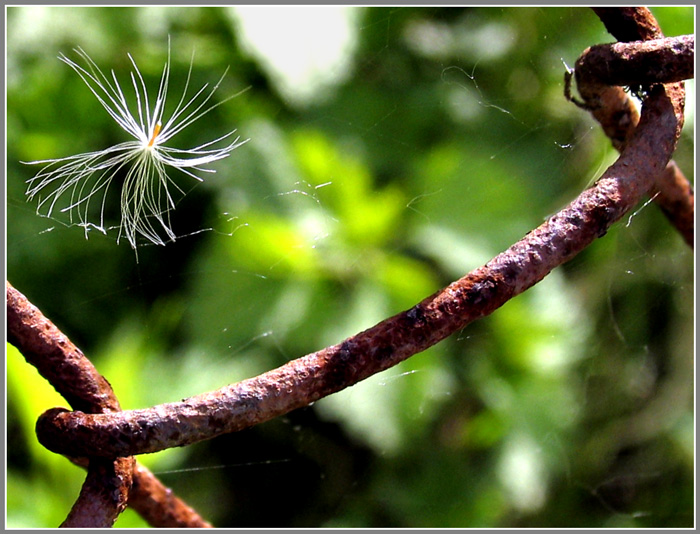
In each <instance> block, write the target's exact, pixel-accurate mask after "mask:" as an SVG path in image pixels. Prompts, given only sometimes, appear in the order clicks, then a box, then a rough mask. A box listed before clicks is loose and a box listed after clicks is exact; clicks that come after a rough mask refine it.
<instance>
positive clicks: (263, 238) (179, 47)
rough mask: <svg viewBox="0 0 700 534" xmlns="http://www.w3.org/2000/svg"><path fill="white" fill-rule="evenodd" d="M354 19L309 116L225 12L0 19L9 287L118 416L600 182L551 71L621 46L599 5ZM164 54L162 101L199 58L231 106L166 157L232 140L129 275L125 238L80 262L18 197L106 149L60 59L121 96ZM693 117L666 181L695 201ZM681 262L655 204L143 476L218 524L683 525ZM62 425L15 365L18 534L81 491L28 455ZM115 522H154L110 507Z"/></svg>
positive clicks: (309, 332)
mask: <svg viewBox="0 0 700 534" xmlns="http://www.w3.org/2000/svg"><path fill="white" fill-rule="evenodd" d="M653 11H654V13H655V14H656V15H657V16H658V18H659V21H660V23H661V25H662V28H663V29H664V31H665V33H666V35H669V36H671V35H681V34H686V33H691V32H693V20H694V16H693V15H694V11H693V8H692V7H678V8H670V7H668V8H655V9H654V10H653ZM351 12H352V13H351V16H352V17H353V20H354V26H353V28H354V36H355V38H356V43H355V47H354V49H353V50H352V51H349V52H348V54H351V57H350V62H349V65H350V67H349V70H348V72H347V73H346V74H345V75H344V76H340V74H341V73H340V72H339V79H338V80H336V81H335V82H334V83H332V84H331V85H330V86H328V87H326V88H325V89H324V90H323V91H321V92H319V93H317V94H315V95H314V96H313V98H311V99H309V100H307V101H303V102H302V101H299V100H296V99H295V98H294V97H293V95H292V96H290V94H288V93H285V92H284V91H282V90H281V89H280V86H279V84H278V83H277V82H276V81H275V78H274V77H273V76H272V75H271V74H270V71H269V69H268V67H266V65H265V63H264V62H263V61H261V60H260V59H256V56H254V55H253V54H251V53H250V52H249V51H247V49H246V48H245V47H243V46H242V45H241V38H240V37H241V32H240V29H239V28H240V26H239V25H238V22H237V21H238V19H237V18H236V14H235V11H234V10H233V9H230V8H225V7H216V8H198V7H196V8H190V7H188V8H184V7H171V8H168V7H153V8H99V7H93V8H82V7H71V8H58V7H52V8H42V7H21V8H19V7H15V8H8V9H7V56H6V60H7V74H8V79H7V162H6V168H7V206H6V207H7V276H8V279H9V280H10V281H11V282H12V283H13V284H14V285H15V287H16V288H17V289H18V290H20V291H22V292H23V293H24V294H25V295H27V297H28V298H29V299H30V300H31V301H32V302H33V303H34V304H36V305H37V306H38V307H39V308H40V309H41V310H42V311H43V312H44V313H45V314H46V315H47V316H48V317H49V318H50V319H52V320H53V321H54V322H55V323H56V324H57V325H58V326H59V328H61V329H62V330H63V332H65V333H66V334H67V335H68V336H69V337H70V338H71V339H72V340H73V341H74V342H75V343H76V344H77V345H78V346H80V347H81V348H82V349H83V351H84V352H85V353H86V355H87V356H88V357H89V358H90V359H91V360H92V361H93V362H94V363H95V364H96V365H97V367H98V369H99V370H100V371H101V372H102V373H103V374H104V375H105V376H106V377H107V378H108V380H109V381H110V382H111V384H112V385H113V386H114V389H115V390H116V392H117V395H118V396H119V398H120V400H121V402H122V407H123V408H124V409H135V408H143V407H148V406H151V405H155V404H160V403H164V402H170V401H176V400H179V399H181V398H184V397H188V396H192V395H195V394H198V393H202V392H204V391H207V390H210V389H214V388H218V387H221V386H224V385H226V384H229V383H232V382H235V381H238V380H241V379H244V378H246V377H250V376H254V375H255V374H258V373H261V372H264V371H266V370H268V369H271V368H274V367H276V366H279V365H281V364H283V363H285V362H286V361H289V360H291V359H294V358H296V357H299V356H302V355H304V354H306V353H309V352H312V351H315V350H318V349H320V348H322V347H324V346H327V345H329V344H333V343H337V342H339V341H341V340H342V339H344V338H345V337H347V336H349V335H352V334H354V333H356V332H359V331H360V330H362V329H364V328H367V327H369V326H371V325H373V324H375V323H376V322H378V321H380V320H381V319H383V318H385V317H388V316H390V315H393V314H395V313H398V312H399V311H402V310H404V309H406V308H408V307H410V306H412V305H413V304H415V303H416V302H418V301H419V300H421V299H422V298H424V297H426V296H427V295H429V294H431V293H432V292H434V291H436V290H437V289H439V288H441V287H443V286H444V285H446V284H447V283H449V282H450V281H452V280H454V279H456V278H458V277H460V276H461V275H463V274H465V273H466V272H468V271H470V270H471V269H473V268H476V267H479V266H480V265H482V264H483V263H484V262H486V261H488V260H489V259H490V258H491V257H493V256H494V255H495V254H497V253H499V252H501V251H502V250H504V249H505V248H507V247H508V246H510V245H511V244H512V243H513V242H515V241H516V240H518V239H519V238H521V237H522V236H523V235H524V234H525V233H526V232H528V231H529V230H530V229H532V228H534V227H536V226H537V225H538V224H540V223H541V222H542V221H543V220H544V219H545V218H546V217H547V216H548V215H549V214H551V213H553V212H555V211H556V210H558V209H559V208H561V207H562V206H563V205H565V203H567V202H568V201H569V200H571V199H572V198H574V197H575V196H576V195H577V194H578V192H580V191H581V189H583V188H585V187H586V186H587V185H588V184H590V183H592V181H593V180H594V179H595V178H596V177H597V176H599V175H600V173H601V172H602V171H603V170H604V169H605V167H606V166H607V165H608V164H609V163H610V162H612V161H613V160H614V158H615V154H614V152H613V150H612V149H611V147H610V146H609V143H608V142H607V140H606V139H605V138H604V137H603V135H602V133H601V132H600V131H599V129H598V128H597V127H596V125H595V124H594V123H593V122H592V121H591V119H590V118H589V117H588V116H587V114H586V113H584V112H582V111H581V110H579V109H577V108H576V107H575V106H573V105H572V104H570V103H568V102H566V101H565V99H564V97H563V85H562V80H563V74H564V65H563V63H562V60H563V61H565V62H566V63H568V64H569V65H573V63H574V62H575V60H576V58H577V57H578V56H579V54H580V53H581V52H582V51H583V50H584V49H585V48H586V47H588V46H591V45H594V44H598V43H605V42H611V41H613V39H612V37H611V36H609V35H608V34H607V33H606V32H605V30H604V28H603V25H602V24H601V23H600V21H599V20H598V19H597V18H596V16H595V15H594V14H593V13H592V12H591V11H589V10H587V9H584V8H503V9H501V8H393V7H392V8H351ZM266 13H267V16H268V17H269V18H270V21H271V22H272V21H273V20H274V19H276V18H279V17H280V16H284V14H282V13H279V12H278V10H277V9H274V8H267V12H266ZM314 16H315V15H314V14H313V12H309V17H310V18H313V17H314ZM290 24H291V22H290ZM318 24H319V25H320V24H322V21H321V19H319V22H318ZM168 35H170V38H171V40H172V56H173V65H172V69H173V73H172V79H171V91H172V96H171V99H173V102H171V104H174V103H175V102H176V98H177V97H179V95H178V93H177V91H178V88H180V87H182V84H183V83H184V77H185V76H186V73H187V68H188V66H189V61H190V57H191V53H192V50H193V49H194V50H195V51H196V56H195V62H194V68H193V86H192V87H199V86H201V85H202V84H204V83H207V82H209V83H212V82H215V81H216V80H217V79H218V76H220V75H221V73H222V72H223V70H224V69H225V68H226V66H227V65H230V66H231V71H230V73H229V75H228V76H227V77H226V79H225V82H224V84H222V87H221V88H220V89H219V91H218V92H217V97H219V98H223V97H225V96H228V95H230V94H234V93H236V92H238V91H240V90H241V89H244V88H246V87H248V86H250V89H249V90H248V91H247V92H245V93H244V94H243V95H241V96H240V97H237V98H235V99H233V100H232V101H230V102H228V103H227V104H225V105H223V106H220V107H219V108H217V109H216V110H215V111H214V112H212V113H211V114H210V115H207V117H206V118H205V119H203V120H201V121H199V122H198V123H196V124H195V125H193V126H192V127H190V128H188V130H187V131H186V132H184V133H183V134H182V136H181V137H182V138H181V139H178V138H176V141H177V142H178V143H181V144H178V145H177V146H180V147H183V148H184V147H189V146H195V145H196V144H200V143H202V142H204V141H208V140H210V139H213V138H215V137H218V136H219V135H222V134H223V133H226V132H227V131H229V130H230V129H231V128H232V127H235V128H238V131H239V133H240V134H241V135H242V136H243V137H244V138H250V141H249V142H248V143H247V144H246V145H244V146H243V147H242V148H239V149H237V150H236V151H234V153H233V154H232V155H231V157H230V158H228V159H226V160H224V161H223V162H219V163H218V164H216V165H215V168H216V170H217V173H216V174H215V175H207V176H206V181H205V182H204V183H202V184H200V185H197V187H195V188H192V190H191V191H190V192H189V194H188V195H187V196H186V197H185V198H184V199H183V200H182V201H181V202H180V203H179V205H178V207H177V210H176V211H175V212H174V214H173V222H174V224H175V229H176V232H177V233H178V235H182V236H187V237H183V238H182V239H180V240H178V241H177V242H176V243H173V244H169V245H168V246H166V247H155V246H143V247H140V248H139V255H138V260H139V261H138V263H137V262H136V258H135V255H134V252H133V251H132V250H131V249H130V248H129V247H128V244H127V243H126V242H121V243H120V244H119V245H117V244H115V240H116V233H110V234H109V235H107V236H103V235H100V234H95V233H93V234H95V235H92V234H91V235H90V239H89V240H86V239H85V238H84V233H83V230H82V229H81V228H77V227H68V226H65V225H64V224H61V223H60V221H58V220H53V219H46V218H41V217H38V216H37V215H36V214H35V213H34V210H35V206H34V205H33V204H28V203H27V202H26V199H25V197H24V191H25V188H26V185H25V181H26V180H27V179H29V178H31V176H32V175H33V173H35V172H36V171H37V170H38V169H37V168H36V167H32V166H28V165H24V164H22V163H20V161H31V160H37V159H42V158H50V157H61V156H67V155H70V154H76V153H79V152H86V151H90V150H97V149H99V148H103V147H106V146H109V145H110V144H116V143H118V142H121V141H124V140H126V137H125V134H124V132H122V131H121V130H120V129H119V128H117V127H116V125H115V123H114V122H113V121H112V120H111V119H110V118H109V117H108V116H107V114H106V113H105V112H104V110H102V109H101V107H100V106H99V104H98V103H97V102H96V101H95V99H94V97H93V96H92V95H91V94H90V93H89V92H88V90H87V88H86V87H85V86H84V84H83V83H82V81H81V80H80V79H79V78H78V77H77V76H76V75H75V73H74V72H72V71H71V70H70V69H69V68H68V67H67V66H66V65H64V64H62V63H61V62H59V61H58V60H57V59H56V56H57V54H58V53H59V52H64V53H66V54H69V55H70V50H71V49H72V48H74V47H76V46H81V47H82V48H83V49H85V50H86V51H87V52H88V54H90V56H91V57H92V58H93V59H94V60H95V61H96V62H97V64H98V65H100V66H101V67H102V68H103V69H104V70H105V71H107V70H109V69H114V71H115V73H116V75H117V77H118V78H119V79H120V80H121V82H122V87H123V88H124V89H125V91H126V92H127V93H128V92H129V91H130V90H131V86H130V84H129V81H128V72H129V71H130V65H129V63H128V58H127V55H126V54H127V52H129V53H131V54H132V56H133V57H134V58H135V60H136V62H137V63H138V65H139V67H140V69H141V71H142V73H143V74H144V76H145V77H146V79H147V82H148V83H149V87H154V88H155V87H156V86H157V82H158V79H159V76H160V72H161V69H162V65H163V62H164V61H165V58H166V55H167V38H168ZM294 35H295V37H294V38H295V39H304V38H305V34H304V31H303V29H299V31H298V32H295V33H294ZM269 38H270V39H282V38H288V37H284V36H275V35H271V36H270V37H269ZM331 74H332V73H331ZM310 83H311V82H310ZM689 86H691V87H692V83H691V84H689ZM690 94H691V95H692V94H693V93H692V92H691V93H690ZM691 98H692V97H691ZM688 107H689V113H688V120H687V123H686V128H685V133H684V137H683V139H682V141H681V143H680V147H679V150H678V153H677V158H676V159H677V161H678V162H679V164H680V165H681V168H682V169H683V170H684V171H685V172H686V173H687V176H689V178H690V179H691V180H692V178H693V177H692V172H693V167H694V165H693V163H694V161H693V153H694V138H693V109H692V107H693V106H692V105H691V103H690V102H689V106H688ZM179 183H181V184H182V185H184V186H185V187H186V189H189V188H190V187H191V186H192V185H194V184H191V183H189V182H187V181H186V180H182V181H180V182H179ZM114 196H115V197H117V198H118V195H114ZM115 206H116V204H114V205H110V206H108V209H111V210H114V209H115ZM202 229H211V230H209V231H204V232H198V233H194V234H193V235H188V234H192V233H193V232H197V231H198V230H202ZM693 266H694V263H693V254H692V251H691V250H690V249H689V248H688V247H687V246H686V245H685V244H684V243H683V242H682V240H681V239H680V238H679V236H678V235H677V234H676V232H675V231H674V230H673V229H671V228H670V227H669V224H668V223H667V221H666V220H665V219H664V217H663V216H662V215H661V214H660V212H659V210H657V209H656V208H655V207H654V206H653V205H650V206H647V207H645V208H644V209H642V210H640V211H639V212H638V213H637V214H636V215H635V216H634V218H632V219H631V221H630V222H629V224H627V221H623V222H621V223H620V224H618V225H616V226H615V227H614V228H613V229H612V230H611V231H610V232H609V233H608V235H607V236H605V237H604V238H603V239H601V240H599V242H596V243H594V244H593V245H592V246H591V247H590V248H589V249H588V250H586V251H585V252H583V253H582V254H581V255H580V256H579V257H577V258H576V259H574V260H573V261H572V262H570V263H569V264H567V265H566V266H564V267H562V268H560V269H557V270H556V271H555V272H554V273H552V274H551V275H550V276H549V277H548V278H547V279H546V280H545V281H543V282H542V283H540V284H539V285H538V286H536V287H535V288H533V289H531V290H530V291H528V292H527V293H525V294H523V295H521V296H519V297H517V298H516V299H514V300H513V301H511V302H509V303H508V304H506V305H505V306H504V307H503V308H502V309H500V310H498V311H497V312H496V313H494V314H493V315H492V316H491V317H489V318H486V319H485V320H482V321H480V322H478V323H476V324H473V325H470V326H469V327H468V328H466V329H465V330H464V331H463V332H460V333H459V334H458V335H455V336H452V337H451V338H450V339H448V340H445V341H444V342H442V343H441V344H439V345H438V346H436V347H434V348H432V349H430V350H428V351H426V352H425V353H422V354H419V355H416V356H415V357H413V358H411V359H410V360H408V361H407V362H404V363H403V364H402V365H400V366H398V367H397V368H394V369H390V370H388V371H386V372H384V373H382V374H381V375H379V376H376V377H373V378H371V379H369V380H367V381H366V382H364V383H362V384H359V385H357V386H355V387H352V388H350V389H348V390H346V391H344V392H341V393H339V394H336V395H334V396H332V397H330V398H327V399H324V400H322V401H320V402H318V403H316V404H315V405H314V406H312V407H309V408H306V409H303V410H299V411H297V412H294V413H291V414H289V415H288V416H286V417H283V418H280V419H279V420H276V421H272V422H269V423H266V424H263V425H260V426H259V427H256V428H253V429H250V430H247V431H244V432H241V433H239V434H236V435H229V436H224V437H222V438H219V439H215V440H212V441H210V442H207V443H201V444H197V445H195V446H191V447H188V448H186V449H178V450H169V451H164V452H162V453H158V454H153V455H147V456H143V457H139V460H140V461H142V462H143V463H144V464H146V465H147V466H149V467H150V468H151V469H152V470H153V471H155V472H156V473H158V474H159V477H160V478H161V479H162V480H163V481H164V483H165V484H167V485H168V486H170V487H171V488H172V489H173V490H174V491H175V492H176V493H177V494H178V495H180V496H182V497H183V498H184V499H185V500H186V501H187V502H189V503H190V504H191V505H192V506H194V507H195V508H196V509H197V510H199V511H200V512H201V513H202V514H203V515H204V517H206V518H207V519H209V520H211V521H212V522H213V523H214V524H216V525H217V526H238V527H241V526H260V527H282V526H288V527H302V526H326V527H383V526H386V527H527V526H537V527H584V526H585V527H603V526H605V527H650V526H654V527H671V526H676V527H677V526H692V525H693V523H694V494H693V487H694V486H693V466H694V407H693V384H694V382H693V375H694V373H693ZM59 405H65V402H64V401H62V400H61V399H60V398H59V397H58V396H57V395H56V394H55V392H53V390H52V388H51V387H50V386H48V385H47V384H46V383H45V382H44V381H43V379H41V378H40V377H39V376H38V375H37V374H36V372H35V371H34V370H33V368H31V367H30V366H28V365H27V364H26V363H25V362H24V360H23V359H22V357H21V355H19V354H17V352H16V351H15V350H14V349H13V348H12V347H10V346H8V354H7V416H8V417H7V423H6V425H7V427H6V432H7V461H8V465H7V503H6V504H7V526H9V527H46V526H56V525H58V524H59V523H60V522H61V521H62V520H63V519H64V518H65V515H66V513H67V511H68V510H69V507H70V505H71V504H72V503H73V501H74V500H75V498H76V497H77V495H78V492H79V488H80V485H81V483H82V480H83V477H84V472H83V471H81V469H79V468H77V467H75V466H73V465H72V464H70V463H69V462H68V461H67V460H65V459H64V458H62V457H57V456H55V455H53V454H51V453H48V452H47V451H45V450H44V449H43V448H42V447H41V446H40V445H39V444H38V443H37V442H36V438H35V435H34V433H33V428H34V423H35V421H36V418H37V416H38V415H39V414H40V413H41V412H42V411H44V410H46V409H48V408H50V407H53V406H59ZM117 526H122V527H134V526H145V524H144V523H143V521H142V520H141V519H140V518H139V517H138V516H137V515H136V514H135V513H133V512H131V511H130V510H129V511H127V512H126V513H125V514H123V515H122V517H120V519H119V521H118V523H117Z"/></svg>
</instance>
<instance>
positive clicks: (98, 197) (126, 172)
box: [26, 41, 247, 249]
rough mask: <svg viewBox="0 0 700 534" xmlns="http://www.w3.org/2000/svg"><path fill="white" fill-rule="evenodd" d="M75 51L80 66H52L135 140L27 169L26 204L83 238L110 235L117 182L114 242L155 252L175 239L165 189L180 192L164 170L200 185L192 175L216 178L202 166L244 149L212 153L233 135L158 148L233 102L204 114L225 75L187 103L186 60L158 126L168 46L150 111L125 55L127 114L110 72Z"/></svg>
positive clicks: (169, 195) (171, 203)
mask: <svg viewBox="0 0 700 534" xmlns="http://www.w3.org/2000/svg"><path fill="white" fill-rule="evenodd" d="M74 51H75V52H76V53H77V54H78V56H80V58H81V59H82V60H83V61H84V63H85V66H81V65H79V64H78V63H76V62H75V61H73V60H71V59H69V58H68V57H66V56H65V55H63V54H60V55H59V56H58V58H59V59H60V60H61V61H63V62H64V63H66V64H67V65H69V66H70V67H71V68H72V69H73V70H74V71H75V72H76V73H77V74H78V76H80V77H81V78H82V80H83V81H84V82H85V84H86V85H87V86H88V88H89V89H90V91H91V92H92V94H93V95H94V96H95V97H96V98H97V100H98V101H99V102H100V104H102V107H104V108H105V110H106V111H107V113H109V115H110V116H111V117H112V118H113V119H114V120H115V121H116V123H117V124H118V125H119V126H120V127H121V128H122V129H123V130H125V131H126V132H127V133H128V134H130V135H131V136H132V137H134V138H135V140H133V141H126V142H124V143H120V144H118V145H115V146H111V147H109V148H106V149H103V150H98V151H96V152H87V153H84V154H78V155H76V156H69V157H65V158H58V159H47V160H40V161H31V162H27V163H28V164H36V165H45V166H44V168H43V169H41V170H40V171H39V172H38V173H37V174H36V175H35V176H34V177H33V178H31V179H30V180H28V181H27V183H28V187H27V192H26V194H27V197H28V200H33V199H34V198H35V197H36V198H37V199H38V206H37V214H39V215H42V216H45V217H51V216H52V214H53V213H54V212H56V211H58V212H62V213H68V214H69V221H70V223H71V224H77V225H79V226H82V227H83V228H84V229H85V237H86V238H87V237H88V232H89V230H90V229H96V230H99V231H100V232H102V233H104V234H106V233H107V231H108V230H111V229H112V228H106V227H105V201H106V198H107V194H108V192H109V190H110V187H111V186H112V183H113V182H114V181H115V180H116V181H118V182H121V221H120V223H119V226H118V228H119V234H118V236H117V242H119V239H120V238H121V237H122V236H123V237H125V238H126V239H127V241H128V242H129V244H130V245H131V247H132V248H134V249H136V246H137V238H139V237H142V238H145V239H147V240H148V241H150V242H152V243H154V244H157V245H165V243H166V242H167V241H175V238H176V235H175V233H174V232H173V231H172V229H171V225H170V212H171V211H172V210H174V209H175V200H174V198H173V195H172V193H171V189H172V188H174V189H176V190H177V191H178V192H179V193H180V194H181V195H184V194H185V192H184V191H183V190H182V189H181V188H180V187H179V186H178V185H177V184H176V183H175V181H174V180H173V179H172V178H171V177H170V176H169V175H168V169H176V170H177V171H179V172H181V173H183V174H185V175H187V176H188V177H189V178H194V179H195V180H197V181H199V182H201V181H203V179H202V178H201V177H200V176H199V175H198V173H214V172H216V171H215V170H213V169H211V168H207V167H206V166H207V165H208V164H210V163H212V162H215V161H218V160H220V159H224V158H226V157H228V156H229V155H230V154H231V152H232V151H233V150H234V149H235V148H237V147H239V146H241V145H242V144H243V143H245V142H246V141H247V139H246V140H244V141H241V140H240V137H236V138H235V139H234V140H233V141H230V142H227V143H228V144H226V145H225V146H222V147H220V148H215V145H217V144H218V143H221V142H222V141H224V140H226V139H229V138H231V137H232V136H233V135H234V133H235V132H236V130H233V131H231V132H229V133H227V134H225V135H222V136H221V137H218V138H216V139H214V140H213V141H209V142H207V143H204V144H202V145H199V146H197V147H195V148H190V149H186V150H183V149H178V148H173V147H169V146H165V143H166V142H168V141H169V140H170V139H172V138H173V137H174V136H176V135H177V134H178V133H180V132H182V131H183V130H184V129H185V128H187V127H188V126H190V125H191V124H192V123H194V122H195V121H197V120H199V119H200V118H202V117H203V116H204V115H206V114H207V113H209V112H210V111H212V110H213V109H214V108H216V107H218V106H220V105H221V104H223V103H225V102H227V101H228V100H230V99H231V98H234V97H236V96H238V95H232V96H230V97H228V98H226V99H224V100H222V101H219V102H217V103H215V104H213V105H210V106H209V107H205V106H206V105H207V103H208V102H209V101H210V100H211V98H212V97H213V95H214V93H215V92H216V90H217V89H218V88H219V86H220V85H221V82H222V81H223V79H224V77H225V76H226V73H227V72H228V69H226V71H225V72H224V74H223V75H222V76H221V78H220V79H219V81H218V82H217V83H216V85H215V86H214V87H213V88H211V89H210V90H208V89H207V88H208V86H209V84H205V85H204V86H203V87H201V88H200V89H199V90H198V91H197V92H196V93H195V94H194V95H193V96H191V97H188V96H187V92H188V89H189V84H190V78H191V75H192V65H193V63H194V53H193V54H192V61H191V62H190V67H189V71H188V73H187V78H186V81H185V87H184V89H183V92H182V96H181V97H180V100H179V102H178V104H177V106H176V107H175V109H174V110H173V111H172V113H171V114H170V116H169V118H168V119H167V120H163V114H164V112H165V101H166V97H167V96H168V84H169V81H170V42H169V41H168V60H167V62H166V64H165V66H164V67H163V73H162V75H161V78H160V85H159V87H158V93H157V96H156V100H155V104H154V105H153V107H151V105H150V103H149V98H148V91H147V89H146V83H145V81H144V79H143V76H142V75H141V72H140V71H139V68H138V66H137V65H136V62H135V61H134V59H133V58H132V56H131V54H127V56H128V57H129V61H130V62H131V65H132V66H133V68H134V70H133V71H132V72H131V73H130V77H131V84H132V86H133V89H134V94H135V99H136V105H135V108H136V113H133V112H132V109H131V107H130V106H129V104H128V102H127V99H126V97H125V96H124V92H123V91H122V88H121V86H120V84H119V81H118V80H117V76H116V74H115V73H114V71H113V70H112V71H111V77H110V76H107V75H105V74H104V73H103V72H102V70H101V69H100V68H99V67H98V66H97V64H96V63H95V62H94V61H93V60H92V59H91V58H90V56H88V55H87V53H86V52H85V51H84V50H83V49H82V48H76V49H74ZM239 94H240V93H239ZM132 104H133V100H132ZM132 107H133V106H132ZM60 199H62V200H60ZM64 204H65V205H64ZM91 219H92V222H91ZM76 221H77V222H76Z"/></svg>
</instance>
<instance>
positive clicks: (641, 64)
mask: <svg viewBox="0 0 700 534" xmlns="http://www.w3.org/2000/svg"><path fill="white" fill-rule="evenodd" d="M694 62H695V36H693V35H682V36H680V37H665V38H663V39H654V40H652V41H638V42H633V43H614V44H605V45H595V46H591V47H590V48H587V49H586V50H584V52H583V53H582V54H581V56H580V57H579V58H578V60H577V61H576V72H577V74H578V75H579V76H580V77H581V78H584V79H586V78H595V79H596V80H598V81H599V82H601V83H604V84H607V85H620V86H624V85H626V86H631V85H650V84H653V83H673V82H680V81H683V80H687V79H690V78H692V77H693V69H694Z"/></svg>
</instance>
